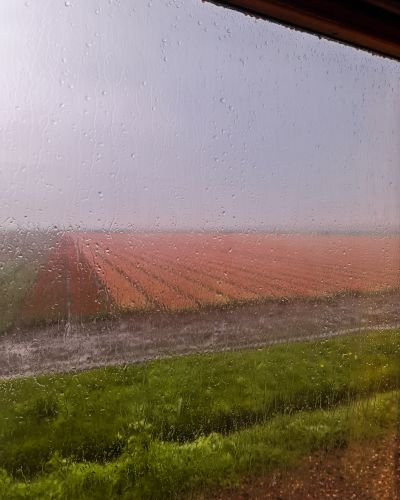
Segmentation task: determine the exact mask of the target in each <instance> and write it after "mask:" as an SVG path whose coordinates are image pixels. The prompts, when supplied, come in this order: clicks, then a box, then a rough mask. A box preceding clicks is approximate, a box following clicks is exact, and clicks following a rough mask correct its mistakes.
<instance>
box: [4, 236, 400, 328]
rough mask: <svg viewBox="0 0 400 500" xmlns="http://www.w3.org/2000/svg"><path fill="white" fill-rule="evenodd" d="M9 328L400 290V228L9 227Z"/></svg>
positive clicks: (6, 284) (6, 256)
mask: <svg viewBox="0 0 400 500" xmlns="http://www.w3.org/2000/svg"><path fill="white" fill-rule="evenodd" d="M0 249H1V266H2V267H1V274H0V283H1V287H2V295H3V297H4V298H5V300H2V302H1V309H0V310H1V317H0V318H1V319H0V321H1V323H0V324H1V329H2V331H5V330H10V329H12V327H13V326H15V325H16V324H30V325H34V324H35V325H38V324H41V323H51V322H56V323H57V322H64V323H65V322H69V323H71V322H82V321H86V320H93V319H96V318H97V319H104V318H117V317H119V316H121V315H126V314H128V315H137V314H139V313H140V314H144V313H154V312H160V311H162V312H164V313H174V314H179V313H185V312H186V313H188V312H191V313H192V312H196V311H204V310H213V309H224V308H229V307H232V306H235V305H240V306H243V305H246V304H253V305H254V304H262V303H265V302H271V301H272V302H273V301H278V302H279V301H290V300H293V299H306V298H308V299H329V298H334V297H337V296H339V295H343V294H353V295H356V294H371V293H375V294H376V293H379V292H386V293H387V292H389V291H394V290H397V289H398V286H399V266H400V250H399V249H400V238H399V237H398V236H393V237H385V236H375V237H374V236H365V235H362V236H359V235H329V234H327V235H319V234H269V233H258V234H257V233H247V234H245V233H184V232H179V233H178V232H177V233H162V232H160V233H143V232H136V233H135V232H120V233H118V232H113V233H104V232H62V233H58V234H54V233H53V234H52V233H47V234H46V233H44V232H36V233H33V232H32V233H29V232H12V233H9V234H8V233H3V235H2V242H1V246H0Z"/></svg>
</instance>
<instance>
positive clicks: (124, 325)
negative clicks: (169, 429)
mask: <svg viewBox="0 0 400 500" xmlns="http://www.w3.org/2000/svg"><path fill="white" fill-rule="evenodd" d="M399 326H400V293H398V292H396V293H391V294H381V295H370V296H367V297H351V296H343V297H340V298H336V299H331V300H329V301H328V300H327V301H311V300H308V301H306V300H298V301H293V302H291V303H267V304H262V305H251V306H243V307H237V308H234V309H228V310H219V311H204V312H200V313H193V314H186V315H178V316H171V315H167V314H164V313H161V312H159V313H156V314H152V315H148V316H136V317H131V318H128V319H126V318H125V319H120V320H115V321H97V322H91V323H85V324H70V323H67V324H65V323H63V324H53V325H49V326H46V327H43V326H41V327H40V328H33V329H32V328H31V329H27V328H25V329H24V328H17V329H15V330H14V331H12V332H9V333H7V334H3V335H2V336H1V337H0V378H6V377H13V376H18V375H30V374H33V373H43V372H50V371H59V372H61V371H68V370H71V369H75V368H76V369H78V370H81V369H87V368H93V367H99V366H104V365H108V364H119V363H124V362H128V363H132V362H141V361H144V360H146V359H149V358H154V357H160V356H168V355H171V354H187V353H193V352H198V351H202V352H205V351H221V350H225V349H229V350H230V349H246V348H250V347H256V346H261V345H269V344H274V343H282V342H295V341H299V340H305V339H312V338H319V337H331V336H335V335H343V334H347V333H349V332H360V333H362V332H366V331H368V330H371V329H376V328H378V327H379V328H392V327H399Z"/></svg>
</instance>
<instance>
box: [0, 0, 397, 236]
mask: <svg viewBox="0 0 400 500" xmlns="http://www.w3.org/2000/svg"><path fill="white" fill-rule="evenodd" d="M0 65H1V71H0V82H1V88H2V92H1V93H0V227H3V228H4V227H15V226H29V225H40V226H42V227H49V226H51V225H54V224H61V225H62V226H64V227H68V226H70V225H72V226H73V227H78V226H81V227H102V228H104V229H110V228H122V227H132V228H137V229H143V228H146V227H148V228H151V229H157V228H158V229H163V228H164V229H169V228H198V229H222V228H237V229H242V228H244V227H254V226H257V227H265V228H273V227H279V228H281V229H282V228H286V229H299V230H301V229H304V228H313V229H341V228H355V227H364V226H365V227H368V228H370V227H372V226H374V227H378V226H383V227H384V228H398V227H399V192H400V182H399V179H400V168H399V156H400V134H399V130H400V97H399V96H400V83H399V82H400V66H399V63H397V62H395V61H391V60H387V59H383V58H381V57H378V56H373V55H371V54H368V53H366V52H363V51H360V50H356V49H353V48H350V47H346V46H343V45H339V44H336V43H334V42H330V41H327V40H319V39H318V38H317V37H315V36H311V35H307V34H304V33H300V32H297V31H294V30H289V29H287V28H283V27H281V26H278V25H275V24H272V23H269V22H265V21H261V20H255V19H253V18H250V17H245V16H243V15H242V14H240V13H237V12H233V11H229V10H225V9H222V8H218V7H215V6H214V5H211V4H207V3H202V2H201V1H200V0H190V1H187V2H179V1H176V2H173V1H171V2H169V3H167V2H163V1H157V0H152V1H150V2H143V1H139V0H137V1H117V0H110V1H105V0H97V1H94V0H79V1H78V0H70V1H64V0H63V1H59V0H57V1H52V2H47V1H44V0H37V1H35V0H29V1H26V0H25V1H20V0H2V2H1V3H0Z"/></svg>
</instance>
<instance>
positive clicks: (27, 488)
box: [0, 392, 399, 500]
mask: <svg viewBox="0 0 400 500" xmlns="http://www.w3.org/2000/svg"><path fill="white" fill-rule="evenodd" d="M398 397H399V394H398V393H397V392H393V393H386V394H383V395H382V394H381V395H377V396H375V397H369V398H366V399H363V400H361V401H358V402H357V403H352V404H350V405H341V406H338V407H337V408H331V409H330V410H329V411H326V410H314V411H302V412H298V413H296V414H294V415H288V414H286V415H278V416H275V417H274V418H272V419H271V420H269V421H267V422H264V423H263V424H258V425H254V426H252V427H251V428H249V429H244V430H240V431H237V432H234V433H232V434H230V435H227V436H224V435H222V434H220V433H211V434H210V435H209V436H207V437H205V436H200V437H198V438H197V439H196V440H195V441H193V442H190V443H185V444H179V443H176V442H162V441H160V440H158V439H154V438H153V437H152V435H151V426H150V425H145V424H142V426H140V425H139V426H138V425H136V427H135V426H134V427H133V428H132V429H131V436H130V438H129V439H128V442H127V443H126V445H125V447H124V450H123V453H122V454H121V455H120V457H119V459H117V460H114V461H110V462H107V463H104V464H99V463H93V462H88V461H83V462H80V463H79V462H77V461H76V460H75V458H74V457H68V458H64V459H62V458H61V457H60V456H59V455H58V454H55V455H54V456H53V457H52V458H51V459H50V460H49V461H48V462H47V463H46V465H45V467H44V471H43V473H42V474H40V475H38V476H37V477H36V478H35V479H33V480H29V479H27V478H26V477H25V476H24V475H23V473H22V472H21V473H20V476H19V477H20V479H19V480H18V479H15V478H11V477H10V476H9V475H8V474H7V473H6V471H4V470H3V472H2V473H1V477H0V494H1V495H2V498H7V499H9V500H17V499H18V500H19V499H43V500H44V499H49V500H50V499H53V500H55V499H64V498H74V499H76V500H79V499H82V500H83V499H85V500H92V499H93V500H100V499H104V500H105V499H107V500H112V499H123V500H128V499H141V500H147V499H148V500H150V499H164V498H178V497H180V498H182V497H185V498H188V497H192V496H193V494H196V493H197V494H198V493H199V492H200V491H202V490H204V489H208V488H210V487H215V486H216V485H235V484H237V483H238V482H239V481H240V480H241V479H242V478H243V477H244V476H246V477H249V476H250V477H251V476H257V475H259V474H263V473H265V472H267V471H270V470H272V469H275V468H277V467H283V466H293V465H294V464H296V463H297V462H298V461H299V460H300V459H301V457H303V456H304V455H308V454H310V453H311V452H312V451H313V450H315V449H330V448H333V447H337V446H347V445H348V444H349V443H350V442H351V441H354V440H361V439H364V440H365V439H370V438H372V439H376V438H377V437H378V436H383V435H385V434H387V433H391V432H393V430H394V429H395V426H396V420H397V409H398ZM17 476H18V473H17Z"/></svg>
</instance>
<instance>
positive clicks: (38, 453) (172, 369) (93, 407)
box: [0, 330, 400, 476]
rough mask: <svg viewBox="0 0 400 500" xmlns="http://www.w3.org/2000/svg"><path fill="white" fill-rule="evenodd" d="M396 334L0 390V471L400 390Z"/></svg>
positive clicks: (228, 428)
mask: <svg viewBox="0 0 400 500" xmlns="http://www.w3.org/2000/svg"><path fill="white" fill-rule="evenodd" d="M399 374H400V331H399V330H390V331H381V332H375V333H370V334H363V335H353V336H349V337H341V338H337V339H331V340H318V341H313V342H308V343H298V344H289V345H277V346H273V347H270V348H266V349H262V350H261V349H260V350H249V351H240V352H228V353H218V354H211V355H204V354H202V355H193V356H187V357H173V358H168V359H162V360H153V361H150V362H147V363H145V364H142V365H124V366H109V367H107V368H103V369H97V370H90V371H86V372H81V373H68V374H53V375H42V376H37V377H27V378H14V379H9V380H3V381H1V382H0V468H4V469H6V470H7V471H8V472H9V473H11V474H14V473H15V471H16V470H18V469H21V470H22V471H23V474H24V475H25V476H32V475H33V474H35V473H36V472H38V471H40V470H42V468H43V466H44V464H45V463H46V462H47V461H48V460H49V459H50V457H51V456H52V455H53V454H54V453H56V452H57V453H58V454H59V455H60V456H61V457H63V458H67V457H71V456H74V457H75V459H76V460H89V461H95V462H99V463H103V462H106V461H109V460H113V459H116V458H118V457H119V456H120V455H121V453H122V452H123V450H124V449H125V446H126V445H127V442H128V440H129V438H130V436H131V433H132V425H139V424H137V423H138V422H143V423H144V425H149V426H150V427H149V428H150V429H151V435H152V438H153V439H158V440H161V441H169V442H172V441H173V442H176V443H179V444H183V443H187V442H193V441H194V440H196V439H197V438H199V437H200V436H204V435H209V434H211V433H213V432H217V433H221V434H223V435H227V434H229V433H232V432H235V431H238V430H242V429H245V428H249V427H251V426H253V425H256V424H260V423H262V422H265V421H266V420H268V419H270V418H272V417H273V416H276V415H290V414H293V413H295V412H298V411H310V410H316V409H318V408H326V409H329V408H334V407H335V406H336V405H338V404H341V403H350V402H352V401H355V400H357V399H360V398H365V397H367V396H368V395H370V394H374V393H379V392H385V391H390V390H393V389H395V388H397V387H398V379H399Z"/></svg>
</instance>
